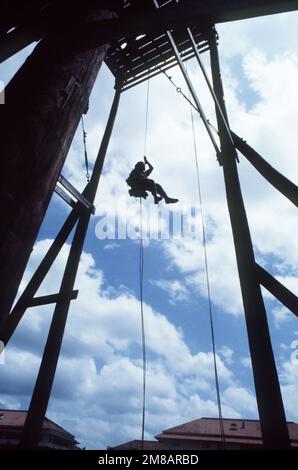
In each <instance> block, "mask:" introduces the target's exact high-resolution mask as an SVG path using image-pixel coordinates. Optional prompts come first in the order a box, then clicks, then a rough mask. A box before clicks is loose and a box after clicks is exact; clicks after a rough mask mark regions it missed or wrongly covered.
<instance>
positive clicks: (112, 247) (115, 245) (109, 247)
mask: <svg viewBox="0 0 298 470" xmlns="http://www.w3.org/2000/svg"><path fill="white" fill-rule="evenodd" d="M116 248H120V245H119V243H107V244H106V245H104V247H103V249H104V250H115V249H116Z"/></svg>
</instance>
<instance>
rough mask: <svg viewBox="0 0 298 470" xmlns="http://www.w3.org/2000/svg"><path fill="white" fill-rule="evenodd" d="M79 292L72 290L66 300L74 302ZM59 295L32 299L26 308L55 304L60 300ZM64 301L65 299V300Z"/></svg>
mask: <svg viewBox="0 0 298 470" xmlns="http://www.w3.org/2000/svg"><path fill="white" fill-rule="evenodd" d="M78 294H79V291H78V290H73V291H72V292H71V294H70V295H69V296H68V299H67V300H75V299H76V298H77V297H78ZM60 297H61V294H51V295H42V296H39V297H34V298H33V299H31V300H30V301H29V302H28V308H30V307H40V306H41V305H49V304H55V303H57V302H58V301H59V300H60ZM65 300H66V299H65Z"/></svg>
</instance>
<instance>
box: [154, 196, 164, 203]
mask: <svg viewBox="0 0 298 470" xmlns="http://www.w3.org/2000/svg"><path fill="white" fill-rule="evenodd" d="M161 200H162V196H154V204H158V203H159V202H160V201H161Z"/></svg>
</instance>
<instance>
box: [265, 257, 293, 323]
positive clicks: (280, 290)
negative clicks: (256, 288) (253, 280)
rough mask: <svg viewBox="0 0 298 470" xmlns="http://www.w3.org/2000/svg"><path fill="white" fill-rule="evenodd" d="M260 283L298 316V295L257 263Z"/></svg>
mask: <svg viewBox="0 0 298 470" xmlns="http://www.w3.org/2000/svg"><path fill="white" fill-rule="evenodd" d="M256 269H257V275H258V278H259V281H260V284H262V286H264V287H265V288H266V289H267V290H268V291H269V292H270V293H271V294H272V295H273V296H274V297H275V298H276V299H277V300H279V301H280V302H281V303H282V304H284V306H285V307H287V308H288V309H289V310H290V311H291V312H292V313H294V315H296V317H298V297H296V295H295V294H293V292H291V291H290V290H289V289H287V288H286V287H285V286H284V285H283V284H281V283H280V282H279V281H278V280H277V279H275V277H273V276H271V274H269V273H268V271H266V270H265V269H264V268H262V267H261V266H260V265H258V264H257V263H256Z"/></svg>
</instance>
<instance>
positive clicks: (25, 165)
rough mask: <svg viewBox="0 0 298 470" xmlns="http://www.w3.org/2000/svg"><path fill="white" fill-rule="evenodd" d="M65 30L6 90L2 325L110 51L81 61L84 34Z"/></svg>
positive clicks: (92, 14)
mask: <svg viewBox="0 0 298 470" xmlns="http://www.w3.org/2000/svg"><path fill="white" fill-rule="evenodd" d="M112 3H113V4H114V2H112ZM106 4H107V5H108V4H109V2H106ZM115 17H117V14H116V13H115V12H114V11H110V9H109V7H108V6H107V7H106V8H105V9H103V8H99V9H98V8H97V9H96V10H92V11H89V12H88V21H89V24H92V20H93V19H94V21H95V20H96V22H100V20H103V21H104V20H106V19H109V18H115ZM86 19H87V17H86ZM82 23H83V19H82ZM67 26H68V25H65V36H63V35H61V36H59V35H58V36H57V35H54V34H53V35H52V36H51V35H49V36H46V37H45V38H44V39H43V40H42V41H41V42H40V43H39V45H38V46H37V47H36V48H35V50H34V52H33V53H32V54H31V56H30V57H29V58H28V59H27V61H26V62H25V63H24V65H23V66H22V67H21V69H20V70H19V71H18V72H17V74H16V75H15V76H14V78H13V79H12V81H11V82H10V84H9V85H8V86H7V87H6V90H5V91H6V104H5V106H1V107H0V132H1V173H2V175H3V178H2V184H1V189H0V220H1V226H0V283H1V288H2V295H1V297H0V319H1V320H2V321H0V324H1V323H2V325H3V324H4V323H5V322H6V319H7V316H8V314H9V312H10V309H11V307H12V304H13V302H14V299H15V296H16V293H17V290H18V287H19V284H20V281H21V278H22V276H23V273H24V270H25V267H26V264H27V262H28V258H29V256H30V253H31V251H32V248H33V244H34V242H35V239H36V236H37V234H38V230H39V227H40V225H41V222H42V220H43V218H44V215H45V212H46V209H47V207H48V203H49V201H50V198H51V195H52V193H53V190H54V187H55V184H56V181H57V178H58V176H59V174H60V172H61V168H62V166H63V163H64V160H65V157H66V155H67V152H68V149H69V147H70V144H71V141H72V139H73V136H74V133H75V130H76V128H77V125H78V123H79V120H80V117H81V115H82V113H83V112H85V111H86V109H87V106H88V98H89V95H90V93H91V90H92V87H93V85H94V82H95V79H96V77H97V74H98V71H99V69H100V67H101V64H102V62H103V60H104V58H105V54H106V52H107V50H108V47H109V46H108V44H105V45H103V46H101V47H99V48H97V49H95V50H88V51H86V52H82V53H79V54H78V53H76V52H75V51H74V50H73V49H72V42H75V40H76V39H77V36H78V35H79V34H80V31H79V30H78V29H76V28H72V29H70V31H68V30H67ZM78 28H79V25H78Z"/></svg>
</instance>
